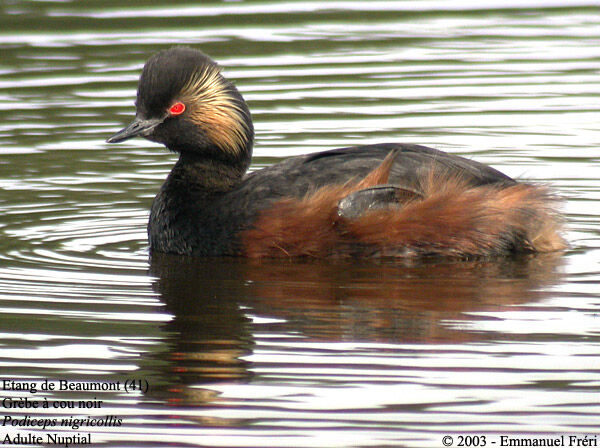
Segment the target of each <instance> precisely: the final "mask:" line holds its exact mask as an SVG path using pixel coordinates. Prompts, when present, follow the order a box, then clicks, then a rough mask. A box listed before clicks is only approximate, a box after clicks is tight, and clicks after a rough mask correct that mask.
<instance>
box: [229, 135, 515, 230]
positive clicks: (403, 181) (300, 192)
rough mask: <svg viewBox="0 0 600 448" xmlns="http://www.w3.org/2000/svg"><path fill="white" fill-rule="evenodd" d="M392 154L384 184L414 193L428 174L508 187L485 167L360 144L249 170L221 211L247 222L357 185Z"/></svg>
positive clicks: (408, 148) (417, 150)
mask: <svg viewBox="0 0 600 448" xmlns="http://www.w3.org/2000/svg"><path fill="white" fill-rule="evenodd" d="M392 151H395V152H396V155H395V157H394V163H393V165H392V168H391V171H390V177H389V179H388V181H387V182H386V183H387V184H391V185H393V186H394V187H396V188H398V189H402V190H406V191H413V192H415V193H416V194H420V192H421V186H422V184H423V180H424V179H426V178H427V176H431V175H432V174H433V175H434V176H448V177H456V178H460V179H461V180H462V181H463V182H467V183H471V184H473V185H484V184H490V183H503V184H511V183H514V180H512V179H511V178H510V177H508V176H506V175H504V174H502V173H501V172H499V171H497V170H495V169H494V168H491V167H489V166H487V165H484V164H482V163H479V162H475V161H473V160H469V159H465V158H464V157H459V156H455V155H452V154H447V153H445V152H442V151H438V150H436V149H432V148H428V147H426V146H419V145H410V144H394V143H389V144H378V145H365V146H354V147H348V148H340V149H334V150H330V151H324V152H318V153H314V154H308V155H304V156H299V157H291V158H289V159H286V160H284V161H283V162H280V163H277V164H275V165H272V166H269V167H267V168H263V169H261V170H258V171H254V172H252V173H250V174H249V175H247V176H246V177H245V178H244V180H243V181H242V183H241V184H240V186H239V187H237V188H236V189H234V190H233V191H231V192H230V193H228V194H226V195H225V196H224V197H223V198H222V200H223V201H225V202H227V203H228V205H227V206H226V207H225V208H224V209H228V210H236V211H237V213H238V214H239V215H238V216H232V217H231V219H234V220H237V219H246V220H250V221H251V220H252V216H254V215H255V214H256V213H257V212H259V211H260V210H262V209H264V208H265V207H268V206H269V204H271V203H273V202H274V201H277V200H279V199H282V198H285V197H294V198H302V197H304V196H305V195H307V194H308V193H310V192H313V191H315V190H317V189H318V188H320V187H323V186H325V185H335V184H344V183H346V182H349V181H353V180H355V181H359V180H361V179H362V178H363V177H365V176H366V175H367V174H369V173H370V172H371V171H373V170H374V169H375V168H377V167H378V166H379V165H380V164H381V162H383V160H384V159H385V157H386V156H387V155H388V154H390V152H392ZM366 195H367V196H368V193H366ZM365 197H366V196H365ZM240 215H241V216H240Z"/></svg>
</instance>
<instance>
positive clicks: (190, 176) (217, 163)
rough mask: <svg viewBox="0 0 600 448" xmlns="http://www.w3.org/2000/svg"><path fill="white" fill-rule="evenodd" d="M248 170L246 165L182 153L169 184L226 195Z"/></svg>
mask: <svg viewBox="0 0 600 448" xmlns="http://www.w3.org/2000/svg"><path fill="white" fill-rule="evenodd" d="M246 168H247V167H246V166H245V165H244V166H241V165H238V164H232V163H231V162H225V161H222V160H215V159H213V158H208V157H206V156H204V155H198V154H195V153H191V152H182V153H181V154H180V156H179V160H178V161H177V163H176V164H175V166H174V167H173V169H172V170H171V173H170V175H169V178H168V180H167V182H169V183H171V182H174V183H177V184H179V186H181V187H184V188H187V189H190V190H196V191H198V192H200V191H205V192H207V193H219V192H223V193H224V192H226V191H229V190H231V189H233V188H234V187H235V186H236V185H238V184H239V183H240V181H241V179H242V177H243V176H244V173H245V172H246Z"/></svg>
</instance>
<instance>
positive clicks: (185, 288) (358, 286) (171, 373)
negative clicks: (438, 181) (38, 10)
mask: <svg viewBox="0 0 600 448" xmlns="http://www.w3.org/2000/svg"><path fill="white" fill-rule="evenodd" d="M560 263H561V257H560V256H557V255H545V256H532V257H520V258H511V259H506V258H505V259H495V260H478V261H460V262H459V261H457V262H452V261H448V260H426V261H424V262H419V263H409V262H398V261H391V260H390V261H362V260H361V261H357V260H354V261H352V262H349V261H332V260H260V261H256V260H243V259H236V258H217V259H197V258H191V257H181V256H172V255H164V254H156V255H154V256H153V257H152V258H151V274H152V275H153V276H154V277H155V278H156V280H155V290H156V292H157V293H158V294H159V295H160V296H161V298H162V300H163V301H164V303H165V305H166V307H167V310H168V312H169V313H171V314H172V315H173V320H172V321H170V322H169V323H168V324H167V328H166V331H167V332H168V335H169V337H170V344H169V346H170V349H169V350H168V351H167V352H166V353H161V354H160V355H158V356H159V357H160V361H161V362H160V363H157V362H156V361H158V360H157V359H154V360H153V365H154V366H156V365H163V366H164V367H165V368H164V371H161V372H159V374H160V375H161V376H162V378H161V381H159V383H162V384H164V387H162V388H158V390H155V393H158V394H159V395H160V396H161V399H167V400H169V401H173V402H176V403H177V404H179V405H182V404H189V405H199V404H202V403H206V402H214V401H215V399H216V398H215V396H214V394H213V393H212V392H211V390H210V386H209V384H210V383H213V382H236V381H237V382H247V381H249V380H250V379H251V376H252V368H251V366H250V365H249V362H248V361H246V360H244V357H245V355H249V354H251V353H252V352H253V346H254V344H255V336H254V334H255V333H257V332H258V333H261V334H264V333H270V334H274V335H278V334H279V335H282V336H284V335H290V334H293V335H297V336H300V337H302V338H304V339H303V340H307V339H308V340H311V339H312V340H319V341H331V342H339V341H371V342H386V343H404V344H406V343H421V344H422V343H442V344H455V343H461V342H472V341H477V340H481V339H482V338H485V337H493V336H490V335H489V334H487V335H486V334H482V333H477V332H470V331H468V330H461V329H456V327H451V326H449V325H447V324H446V322H447V321H448V320H456V319H462V320H465V319H473V317H467V316H466V315H465V313H467V312H473V311H494V310H502V309H503V308H505V307H507V306H511V307H514V305H522V304H526V303H528V302H532V301H537V300H540V299H542V298H543V297H544V296H545V295H547V294H548V292H547V291H549V290H550V286H551V285H552V284H553V283H555V282H556V281H558V280H559V276H560V274H559V271H560ZM260 318H265V319H260ZM202 385H208V386H207V388H202V387H197V386H202ZM190 386H195V387H190ZM217 401H218V400H217Z"/></svg>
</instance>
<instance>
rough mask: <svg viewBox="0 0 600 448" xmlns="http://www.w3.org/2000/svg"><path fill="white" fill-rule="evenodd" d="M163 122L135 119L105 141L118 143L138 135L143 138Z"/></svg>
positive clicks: (152, 119)
mask: <svg viewBox="0 0 600 448" xmlns="http://www.w3.org/2000/svg"><path fill="white" fill-rule="evenodd" d="M164 120H165V119H164V118H150V119H148V120H143V119H141V118H138V117H136V118H135V120H133V122H132V123H131V124H130V125H129V126H127V127H126V128H123V129H121V130H120V131H119V132H117V133H116V134H115V135H113V136H111V137H109V138H108V139H107V140H106V143H120V142H124V141H125V140H129V139H130V138H133V137H137V136H138V135H141V136H142V137H144V136H145V135H148V134H149V133H150V132H152V129H154V128H155V127H156V126H158V125H159V124H161V123H162V122H163V121H164Z"/></svg>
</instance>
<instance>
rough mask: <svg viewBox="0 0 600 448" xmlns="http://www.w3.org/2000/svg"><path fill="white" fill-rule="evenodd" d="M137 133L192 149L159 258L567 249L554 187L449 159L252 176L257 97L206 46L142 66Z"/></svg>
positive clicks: (415, 150) (133, 132) (396, 159)
mask: <svg viewBox="0 0 600 448" xmlns="http://www.w3.org/2000/svg"><path fill="white" fill-rule="evenodd" d="M136 108H137V114H136V117H135V120H134V121H133V123H131V124H130V125H129V126H128V127H126V128H124V129H123V130H121V131H119V132H117V133H116V134H115V135H113V136H112V137H110V138H109V139H108V140H107V141H108V142H109V143H117V142H121V141H124V140H127V139H129V138H132V137H135V136H142V137H145V138H147V139H148V140H152V141H154V142H159V143H162V144H164V145H165V146H166V147H167V148H168V149H170V150H171V151H174V152H176V153H178V154H179V160H178V161H177V162H176V163H175V166H174V167H173V169H172V170H171V173H170V174H169V176H168V177H167V180H166V181H165V183H164V184H163V185H162V187H161V189H160V191H159V193H158V195H157V196H156V198H155V199H154V202H153V204H152V209H151V212H150V220H149V224H148V236H149V240H150V248H151V250H152V251H159V252H169V253H176V254H186V255H197V256H214V255H235V256H248V257H278V256H285V257H289V256H314V257H327V256H396V257H406V256H429V255H441V256H452V257H481V256H495V255H507V254H511V253H516V252H546V251H555V250H560V249H562V248H564V247H565V243H564V241H563V239H562V238H561V236H560V234H559V231H560V222H561V220H560V216H559V214H558V213H557V212H556V202H557V201H556V198H555V197H554V195H553V194H552V193H551V192H549V191H548V189H547V188H546V187H543V186H538V185H532V184H528V183H522V182H517V181H515V180H513V179H511V178H510V177H508V176H506V175H504V174H502V173H500V172H499V171H496V170H495V169H493V168H491V167H489V166H486V165H483V164H481V163H478V162H475V161H472V160H468V159H465V158H462V157H458V156H455V155H451V154H447V153H444V152H442V151H438V150H435V149H431V148H427V147H425V146H418V145H412V144H400V143H386V144H378V145H367V146H357V147H349V148H341V149H334V150H330V151H325V152H319V153H315V154H308V155H304V156H299V157H292V158H289V159H286V160H285V161H283V162H281V163H278V164H276V165H273V166H270V167H268V168H264V169H262V170H259V171H255V172H252V173H250V174H246V170H247V169H248V167H249V165H250V159H251V156H252V145H253V139H254V129H253V126H252V119H251V116H250V112H249V110H248V106H247V105H246V102H245V101H244V99H243V98H242V96H241V95H240V93H239V92H238V90H237V89H236V88H235V86H234V85H233V84H232V83H231V82H230V81H228V80H227V79H225V78H224V77H223V76H222V74H221V72H220V69H219V67H218V66H217V64H216V63H215V62H214V61H213V60H212V59H210V58H209V57H208V56H206V55H205V54H203V53H202V52H200V51H197V50H194V49H191V48H187V47H174V48H171V49H168V50H164V51H161V52H159V53H157V54H155V55H154V56H152V57H151V58H150V59H149V60H148V62H147V63H146V65H145V66H144V69H143V71H142V75H141V78H140V81H139V86H138V91H137V101H136Z"/></svg>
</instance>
